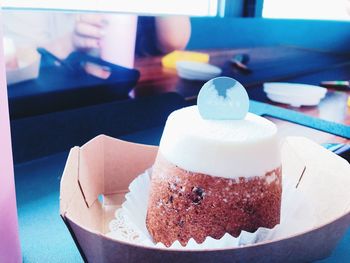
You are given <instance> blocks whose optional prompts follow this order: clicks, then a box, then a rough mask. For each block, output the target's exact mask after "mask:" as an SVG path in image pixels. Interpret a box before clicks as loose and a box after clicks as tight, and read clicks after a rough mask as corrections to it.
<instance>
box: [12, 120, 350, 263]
mask: <svg viewBox="0 0 350 263" xmlns="http://www.w3.org/2000/svg"><path fill="white" fill-rule="evenodd" d="M161 132H162V128H161V127H159V128H154V129H150V130H146V131H143V132H138V133H135V134H131V135H128V136H124V137H123V139H126V140H129V141H134V142H139V143H147V144H154V145H157V144H158V143H159V138H160V135H161ZM67 155H68V152H64V153H59V154H56V155H53V156H48V157H45V158H42V159H38V160H34V161H31V162H27V163H22V164H19V165H16V166H15V180H16V191H17V204H18V216H19V228H20V239H21V246H22V253H23V261H24V262H35V263H41V262H51V263H54V262H60V263H62V262H83V260H82V259H81V257H80V254H79V252H78V249H77V248H76V246H75V244H74V242H73V239H72V238H71V235H70V233H69V231H68V229H67V228H66V226H65V224H64V223H63V221H62V219H61V218H60V216H59V184H60V179H61V175H62V172H63V169H64V165H65V162H66V158H67ZM319 262H324V263H325V262H327V263H331V262H350V230H349V231H348V232H347V233H346V235H345V236H344V238H343V239H342V240H341V242H340V243H339V244H338V246H337V247H336V249H335V250H334V252H333V254H332V255H331V256H330V257H329V258H327V259H325V260H322V261H319Z"/></svg>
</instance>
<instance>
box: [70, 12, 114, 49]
mask: <svg viewBox="0 0 350 263" xmlns="http://www.w3.org/2000/svg"><path fill="white" fill-rule="evenodd" d="M107 23H108V21H107V20H106V19H105V17H104V16H103V15H101V14H82V15H77V18H76V23H75V29H74V32H73V39H72V41H73V45H74V47H75V48H76V49H81V50H91V49H99V48H100V42H101V38H102V37H103V36H104V28H105V26H106V25H107Z"/></svg>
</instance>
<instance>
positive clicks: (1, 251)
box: [0, 9, 22, 263]
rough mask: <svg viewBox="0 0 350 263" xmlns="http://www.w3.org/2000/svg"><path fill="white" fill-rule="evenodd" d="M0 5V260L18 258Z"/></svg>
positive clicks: (16, 260) (19, 255)
mask: <svg viewBox="0 0 350 263" xmlns="http://www.w3.org/2000/svg"><path fill="white" fill-rule="evenodd" d="M1 26H2V18H1V9H0V211H1V212H0V262H6V263H7V262H8V263H18V262H22V257H21V250H20V244H19V238H18V222H17V209H16V195H15V182H14V175H13V160H12V149H11V133H10V121H9V111H8V101H7V87H6V74H5V56H4V47H3V42H2V39H3V38H2V27H1Z"/></svg>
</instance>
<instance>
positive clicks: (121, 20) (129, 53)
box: [101, 14, 137, 68]
mask: <svg viewBox="0 0 350 263" xmlns="http://www.w3.org/2000/svg"><path fill="white" fill-rule="evenodd" d="M106 19H107V20H108V25H107V26H106V28H105V36H104V37H103V39H102V41H101V58H102V59H104V60H106V61H108V62H111V63H113V64H117V65H120V66H123V67H127V68H133V67H134V57H135V42H136V30H137V16H136V15H126V14H111V15H106Z"/></svg>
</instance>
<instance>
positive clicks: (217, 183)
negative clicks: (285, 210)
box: [146, 154, 282, 246]
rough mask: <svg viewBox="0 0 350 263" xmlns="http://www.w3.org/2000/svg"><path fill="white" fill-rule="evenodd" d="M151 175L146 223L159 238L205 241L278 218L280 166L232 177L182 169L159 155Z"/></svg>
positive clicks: (167, 241)
mask: <svg viewBox="0 0 350 263" xmlns="http://www.w3.org/2000/svg"><path fill="white" fill-rule="evenodd" d="M152 174H153V175H152V185H151V193H150V199H149V206H148V213H147V221H146V224H147V228H148V230H149V232H150V234H151V235H152V237H153V239H154V241H155V242H162V243H163V244H165V245H166V246H170V245H171V244H172V243H173V242H174V241H176V240H179V241H180V243H181V244H182V245H186V244H187V242H188V240H189V239H190V238H194V239H195V240H196V241H197V242H198V243H202V242H203V241H204V240H205V238H206V237H207V236H211V237H213V238H216V239H219V238H221V237H222V236H223V235H224V234H225V233H229V234H231V235H232V236H235V237H237V236H239V234H240V233H241V231H242V230H245V231H248V232H254V231H256V230H257V229H258V228H259V227H266V228H273V227H274V226H275V225H277V224H278V223H279V220H280V207H281V193H282V184H281V183H282V180H281V167H278V168H276V169H275V170H273V171H270V172H268V173H267V174H265V175H263V176H260V177H252V178H249V179H246V178H244V177H241V178H238V179H227V178H220V177H213V176H210V175H205V174H198V173H192V172H189V171H186V170H183V169H181V168H179V167H177V166H175V165H173V164H172V163H170V162H169V161H167V160H166V159H165V158H164V156H161V154H160V155H159V156H158V157H157V163H156V165H155V166H154V169H153V173H152Z"/></svg>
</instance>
